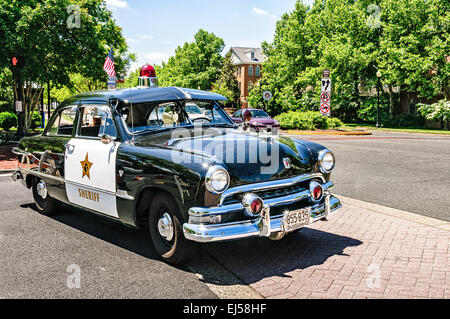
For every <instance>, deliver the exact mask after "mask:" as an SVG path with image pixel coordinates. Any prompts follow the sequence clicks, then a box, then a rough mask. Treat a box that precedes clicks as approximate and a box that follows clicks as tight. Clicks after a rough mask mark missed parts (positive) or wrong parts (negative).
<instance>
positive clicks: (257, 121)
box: [232, 109, 280, 132]
mask: <svg viewBox="0 0 450 319" xmlns="http://www.w3.org/2000/svg"><path fill="white" fill-rule="evenodd" d="M245 112H250V115H251V119H250V121H249V126H250V129H253V130H254V131H256V132H260V131H267V132H277V131H278V129H279V128H280V122H278V121H277V120H275V119H273V118H271V117H270V116H269V114H267V113H266V112H265V111H263V110H259V109H241V110H238V111H236V112H235V113H234V114H233V116H232V119H233V121H234V122H235V123H236V124H238V125H242V124H243V123H244V121H243V119H242V118H243V116H244V113H245Z"/></svg>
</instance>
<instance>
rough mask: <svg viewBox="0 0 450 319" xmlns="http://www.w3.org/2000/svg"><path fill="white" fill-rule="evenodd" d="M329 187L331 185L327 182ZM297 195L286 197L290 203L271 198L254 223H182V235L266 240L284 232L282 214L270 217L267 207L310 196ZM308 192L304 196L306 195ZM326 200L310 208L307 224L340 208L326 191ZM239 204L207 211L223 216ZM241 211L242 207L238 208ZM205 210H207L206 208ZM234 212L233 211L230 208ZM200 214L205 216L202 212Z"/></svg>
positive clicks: (208, 239) (198, 238)
mask: <svg viewBox="0 0 450 319" xmlns="http://www.w3.org/2000/svg"><path fill="white" fill-rule="evenodd" d="M329 183H330V184H331V186H332V185H333V184H332V183H331V182H329ZM329 183H327V184H328V185H327V184H325V185H327V186H328V187H331V186H330V185H329ZM301 193H305V194H301V195H299V193H297V194H293V195H289V196H286V197H290V198H289V200H288V199H287V198H284V199H282V198H275V199H270V200H267V201H265V202H264V204H265V207H264V209H263V211H262V213H261V215H260V217H259V218H257V219H254V220H247V221H240V222H232V223H223V224H194V223H185V224H183V233H184V236H185V237H186V239H189V240H192V241H196V242H203V243H205V242H217V241H226V240H234V239H240V238H248V237H258V236H259V237H269V236H270V235H271V234H273V233H278V232H282V233H285V230H284V226H283V224H284V215H278V216H270V207H271V206H278V205H279V204H280V203H283V204H286V203H294V202H297V201H299V200H301V199H303V198H304V196H310V194H309V191H304V192H301ZM306 193H307V194H306ZM303 195H304V196H303ZM324 195H325V200H324V203H323V204H321V205H319V206H312V207H311V217H310V220H309V224H311V223H314V222H316V221H319V220H321V219H323V218H325V217H327V216H328V215H329V214H330V213H332V212H334V211H336V210H337V209H339V208H340V207H341V206H342V205H341V202H340V201H339V199H338V198H336V197H334V196H332V195H331V194H330V192H329V191H328V190H327V191H325V194H324ZM236 205H241V204H233V205H225V206H222V207H215V208H213V209H212V210H213V212H209V214H213V213H215V214H217V213H218V212H219V211H220V213H224V211H225V210H226V209H228V212H229V211H230V207H229V206H236ZM241 208H242V205H241ZM205 210H206V209H205ZM232 210H233V209H232ZM189 213H190V214H194V213H195V210H192V209H191V210H190V211H189ZM202 213H203V214H208V213H207V212H205V211H203V212H202Z"/></svg>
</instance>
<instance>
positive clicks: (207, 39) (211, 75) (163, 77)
mask: <svg viewBox="0 0 450 319" xmlns="http://www.w3.org/2000/svg"><path fill="white" fill-rule="evenodd" d="M224 47H225V44H224V41H223V39H221V38H219V37H217V36H216V35H215V34H214V33H208V32H206V31H205V30H202V29H200V30H199V31H198V32H197V33H196V34H195V36H194V42H192V43H187V42H186V43H185V44H184V45H183V46H182V47H181V46H178V48H177V49H176V50H175V56H172V57H170V58H169V60H168V61H167V63H164V62H163V63H162V67H161V69H160V70H158V73H157V75H158V77H159V81H160V85H161V86H180V87H186V88H193V89H201V90H211V88H212V85H213V83H214V82H215V81H216V80H217V79H218V76H219V70H220V68H221V67H222V60H223V57H222V56H221V52H222V51H223V49H224Z"/></svg>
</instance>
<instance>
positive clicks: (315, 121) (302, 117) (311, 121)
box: [275, 111, 343, 130]
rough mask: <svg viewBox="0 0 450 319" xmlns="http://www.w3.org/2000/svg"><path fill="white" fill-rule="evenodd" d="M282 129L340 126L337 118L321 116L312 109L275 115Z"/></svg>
mask: <svg viewBox="0 0 450 319" xmlns="http://www.w3.org/2000/svg"><path fill="white" fill-rule="evenodd" d="M275 119H276V120H278V121H279V122H280V124H281V128H283V129H298V130H316V129H336V128H339V127H340V126H342V125H343V124H342V122H341V121H340V120H339V119H337V118H329V117H326V116H323V115H322V114H321V113H320V112H313V111H305V112H301V111H289V112H286V113H281V114H280V115H278V116H276V117H275Z"/></svg>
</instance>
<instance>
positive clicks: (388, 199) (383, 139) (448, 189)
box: [292, 132, 450, 221]
mask: <svg viewBox="0 0 450 319" xmlns="http://www.w3.org/2000/svg"><path fill="white" fill-rule="evenodd" d="M292 136H293V137H296V138H305V139H308V140H312V141H315V142H317V143H319V144H322V145H325V146H327V147H328V148H330V149H331V150H332V151H333V152H334V153H335V155H336V161H337V165H336V168H335V170H334V172H333V178H332V179H333V181H334V182H335V188H334V190H333V192H335V193H337V194H341V195H344V196H346V197H350V198H356V199H359V200H363V201H367V202H371V203H376V204H379V205H384V206H388V207H392V208H396V209H400V210H405V211H408V212H412V213H416V214H421V215H425V216H429V217H434V218H437V219H441V220H446V221H450V136H447V137H445V136H436V135H429V134H428V135H427V134H406V133H396V134H394V133H385V132H382V133H380V132H376V133H374V135H372V136H320V135H314V136H306V135H305V136H303V135H295V136H294V135H292Z"/></svg>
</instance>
